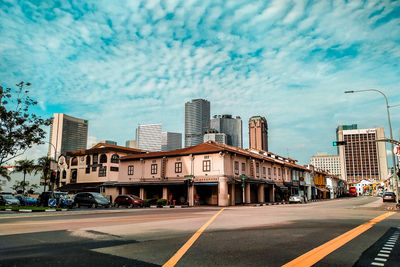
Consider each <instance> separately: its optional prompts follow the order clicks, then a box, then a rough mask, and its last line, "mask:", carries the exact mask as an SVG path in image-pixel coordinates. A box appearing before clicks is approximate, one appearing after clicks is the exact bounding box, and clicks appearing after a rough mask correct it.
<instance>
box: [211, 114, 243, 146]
mask: <svg viewBox="0 0 400 267" xmlns="http://www.w3.org/2000/svg"><path fill="white" fill-rule="evenodd" d="M210 128H211V129H215V130H217V131H218V133H224V134H226V139H227V140H226V144H227V145H230V146H235V147H240V148H242V147H243V138H242V119H241V118H240V117H239V116H237V117H236V118H232V115H215V116H214V117H213V118H212V119H211V121H210ZM204 140H205V139H204ZM217 142H218V141H217Z"/></svg>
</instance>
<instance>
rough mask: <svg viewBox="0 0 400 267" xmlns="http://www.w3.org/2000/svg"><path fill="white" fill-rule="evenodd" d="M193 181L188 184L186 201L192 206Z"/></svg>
mask: <svg viewBox="0 0 400 267" xmlns="http://www.w3.org/2000/svg"><path fill="white" fill-rule="evenodd" d="M194 191H195V189H194V183H193V184H192V185H189V188H188V202H189V206H190V207H193V206H194Z"/></svg>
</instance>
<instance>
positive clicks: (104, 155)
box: [100, 154, 107, 163]
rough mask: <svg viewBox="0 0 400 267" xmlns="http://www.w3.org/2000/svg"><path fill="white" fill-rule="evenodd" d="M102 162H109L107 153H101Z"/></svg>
mask: <svg viewBox="0 0 400 267" xmlns="http://www.w3.org/2000/svg"><path fill="white" fill-rule="evenodd" d="M100 163H107V155H106V154H101V156H100Z"/></svg>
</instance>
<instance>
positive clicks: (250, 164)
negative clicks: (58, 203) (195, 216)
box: [103, 141, 309, 206]
mask: <svg viewBox="0 0 400 267" xmlns="http://www.w3.org/2000/svg"><path fill="white" fill-rule="evenodd" d="M119 167H120V169H119V177H118V182H115V183H112V182H110V183H104V184H103V186H104V192H105V194H106V195H113V196H114V195H115V194H117V193H122V194H128V193H129V194H137V195H139V196H140V197H141V198H142V199H149V198H165V199H168V200H175V202H176V203H178V204H189V205H190V206H192V205H194V201H195V199H198V200H199V202H200V204H208V205H218V206H228V205H236V204H242V203H264V202H274V201H283V200H285V199H286V198H288V196H289V195H290V192H291V191H290V190H289V189H288V187H287V186H285V184H284V183H286V184H288V183H292V184H293V181H291V179H292V173H299V174H298V175H296V174H295V176H294V177H297V176H299V177H300V172H301V171H309V170H308V169H307V168H305V167H303V166H300V165H297V164H295V162H294V161H293V160H290V159H287V158H284V157H281V156H278V155H275V154H272V153H268V152H264V151H249V150H245V149H241V148H236V147H232V146H228V145H224V144H219V143H216V142H213V141H209V142H206V143H202V144H199V145H196V146H192V147H188V148H184V149H178V150H174V151H167V152H149V153H145V154H132V155H128V156H125V157H122V158H121V159H120V166H119ZM297 181H299V179H297ZM297 183H298V182H297ZM294 184H296V181H295V183H294Z"/></svg>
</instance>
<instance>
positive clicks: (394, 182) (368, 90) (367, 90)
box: [344, 89, 399, 205]
mask: <svg viewBox="0 0 400 267" xmlns="http://www.w3.org/2000/svg"><path fill="white" fill-rule="evenodd" d="M361 92H377V93H380V94H381V95H383V97H384V98H385V101H386V110H387V116H388V122H389V134H390V139H391V140H393V134H392V124H391V122H390V111H389V108H390V107H391V106H389V102H388V99H387V97H386V95H385V94H384V93H383V92H382V91H379V90H377V89H365V90H357V91H354V90H352V91H345V92H344V93H345V94H352V93H361ZM392 107H393V106H392ZM390 145H391V148H392V161H393V180H394V181H393V186H394V191H395V194H396V205H397V204H398V203H399V192H398V181H397V172H396V159H395V157H394V151H393V150H394V148H393V143H391V144H390Z"/></svg>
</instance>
